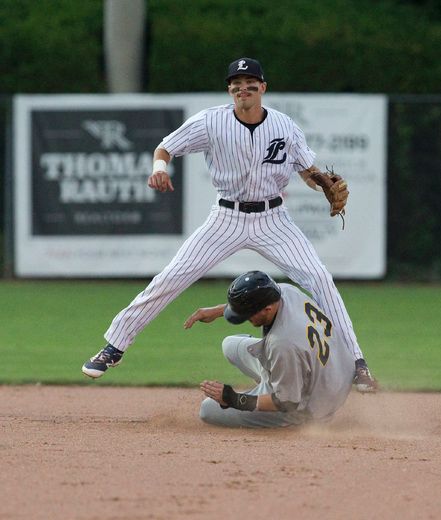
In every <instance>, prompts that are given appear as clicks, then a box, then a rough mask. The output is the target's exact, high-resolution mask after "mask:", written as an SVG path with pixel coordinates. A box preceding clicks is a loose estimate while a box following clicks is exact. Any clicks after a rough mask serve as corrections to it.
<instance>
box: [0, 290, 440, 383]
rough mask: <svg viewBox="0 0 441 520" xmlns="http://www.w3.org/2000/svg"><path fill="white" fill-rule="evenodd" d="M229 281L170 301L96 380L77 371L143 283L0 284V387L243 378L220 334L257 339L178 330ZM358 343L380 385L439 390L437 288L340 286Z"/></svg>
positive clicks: (211, 329) (229, 330)
mask: <svg viewBox="0 0 441 520" xmlns="http://www.w3.org/2000/svg"><path fill="white" fill-rule="evenodd" d="M228 283H229V282H228V281H217V282H213V281H203V282H202V281H201V282H199V283H197V284H195V285H194V286H192V287H191V288H189V289H187V291H185V292H184V293H183V294H182V295H181V296H180V297H179V298H178V299H177V300H176V301H174V302H173V303H172V304H170V305H169V306H168V307H167V308H166V309H165V310H164V311H163V313H162V314H161V315H160V316H159V317H158V318H157V319H156V320H154V321H153V322H152V323H151V324H150V325H149V327H148V328H147V329H145V330H144V331H143V332H142V333H141V334H140V335H139V336H138V338H137V340H136V342H135V344H134V345H133V346H132V347H131V348H130V350H129V351H128V352H127V354H126V355H125V357H124V362H123V364H122V365H121V366H120V367H118V368H116V369H112V370H109V371H108V373H107V374H106V375H105V376H104V377H103V378H102V379H100V380H98V381H92V380H89V379H88V378H85V377H84V376H83V375H82V373H81V365H82V364H83V362H84V361H85V359H87V358H88V357H90V356H91V355H92V354H95V352H96V351H97V350H99V348H101V347H102V346H103V345H104V340H103V337H102V335H103V333H104V331H105V330H106V328H107V326H108V325H109V323H110V321H111V319H112V318H113V316H114V315H115V314H116V313H117V312H118V311H119V310H121V308H123V307H124V306H125V305H127V304H128V303H129V302H130V301H131V300H132V299H133V297H134V296H135V295H136V294H137V293H138V292H140V291H141V290H142V289H143V288H144V282H143V281H136V282H135V281H12V282H10V281H2V282H0V308H1V327H0V352H1V365H0V383H7V384H17V383H60V384H61V383H67V384H89V385H90V384H92V385H97V384H99V385H102V384H107V385H197V384H198V383H199V382H200V381H201V380H202V379H205V378H213V379H219V380H221V381H225V382H229V383H232V384H239V383H240V384H242V383H245V382H246V381H247V380H246V379H245V378H244V377H242V376H241V375H240V374H239V373H238V372H237V370H236V369H235V368H234V367H232V366H229V365H228V364H227V362H226V361H225V360H224V358H223V356H222V354H221V351H220V343H221V341H222V338H223V337H224V336H226V335H229V334H233V333H239V332H246V333H254V334H255V333H256V332H257V333H259V331H258V330H256V329H253V327H252V326H251V325H249V324H245V325H244V326H237V327H234V326H232V325H229V324H228V323H226V322H225V321H224V320H217V321H216V322H214V323H212V324H210V325H207V324H202V323H197V324H196V325H195V326H194V327H193V328H192V329H190V330H184V329H183V323H184V320H185V319H186V317H187V316H188V315H189V314H190V313H191V312H192V311H193V310H194V309H196V308H197V307H200V306H208V305H215V304H217V303H221V302H223V301H224V300H225V293H226V289H227V287H228ZM337 285H338V287H339V289H340V291H341V294H342V296H343V299H344V300H345V303H346V306H347V308H348V310H349V313H350V315H351V318H352V321H353V323H354V327H355V330H356V333H357V335H358V338H359V341H360V345H361V347H362V349H363V351H364V354H365V357H366V359H367V361H368V363H369V366H370V367H371V370H372V372H373V373H374V375H375V376H376V377H377V378H378V379H379V380H380V382H381V384H382V386H383V388H387V389H393V390H435V391H439V390H441V377H440V368H439V367H440V366H441V345H440V317H439V311H440V309H441V287H440V286H428V285H426V286H423V285H391V284H386V283H375V284H371V283H369V284H366V283H361V284H355V283H354V284H348V283H338V284H337Z"/></svg>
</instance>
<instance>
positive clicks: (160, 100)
mask: <svg viewBox="0 0 441 520" xmlns="http://www.w3.org/2000/svg"><path fill="white" fill-rule="evenodd" d="M229 99H230V98H229V97H228V96H227V95H226V94H186V95H117V96H87V95H75V96H17V97H16V98H15V102H14V164H15V168H14V226H15V272H16V274H17V275H18V276H41V277H59V276H72V277H79V276H82V277H107V276H109V277H138V276H142V277H149V276H153V275H154V274H156V273H157V272H159V271H160V270H162V268H163V267H165V265H166V264H167V263H168V261H169V260H170V259H171V258H172V257H173V256H174V254H175V252H176V250H177V249H178V247H179V246H180V245H181V244H182V243H183V241H184V240H185V238H186V237H187V236H189V235H190V234H191V232H192V231H194V229H195V228H196V227H198V226H199V225H201V224H202V222H203V221H204V220H205V218H206V217H207V215H208V212H209V210H210V207H211V206H212V204H213V203H215V200H216V192H215V189H214V188H213V186H212V184H211V179H210V176H209V174H208V171H207V168H206V166H205V163H204V159H203V156H202V154H195V155H190V156H186V157H185V158H183V159H175V160H174V161H173V163H174V168H175V171H174V173H175V176H174V181H173V182H174V184H175V186H178V189H177V190H176V193H175V194H174V195H171V194H170V193H165V194H160V193H157V192H153V191H152V190H149V189H148V188H145V189H144V187H143V186H144V185H145V184H144V183H145V180H146V178H147V176H148V174H149V172H150V168H151V156H152V152H153V149H154V147H155V146H156V144H158V143H159V142H160V141H161V138H162V137H163V136H164V135H166V133H168V132H169V131H171V129H174V128H175V127H176V126H178V125H179V124H180V123H177V121H178V120H179V119H181V120H184V119H186V118H187V117H189V116H191V115H193V114H194V113H196V112H198V111H199V110H202V109H204V108H207V107H210V106H214V105H219V104H225V103H228V102H229ZM264 104H265V105H266V106H268V107H272V108H275V109H277V110H280V111H282V112H284V113H287V114H288V115H290V116H291V117H292V118H293V119H294V120H295V121H296V122H297V124H298V125H299V126H300V127H301V128H302V129H303V131H304V132H305V134H306V136H307V141H308V144H309V146H310V148H312V149H313V150H314V151H315V152H316V153H317V160H316V165H317V166H319V167H320V168H322V169H325V168H326V167H328V168H334V170H335V172H337V173H338V174H340V175H341V176H342V177H344V178H345V179H346V180H347V181H348V184H349V190H350V197H349V202H348V205H347V210H346V217H345V229H344V230H342V220H341V219H340V218H339V217H338V216H337V217H334V218H330V217H329V205H328V203H327V202H326V200H325V197H324V195H323V194H322V193H318V192H315V191H313V190H311V189H310V188H308V187H307V186H306V185H305V184H304V183H303V181H301V179H300V177H298V175H297V174H296V173H294V174H293V178H292V180H291V182H290V184H289V186H288V188H287V190H286V192H285V193H284V194H283V196H284V199H285V203H286V205H287V206H288V208H289V210H290V213H291V215H292V217H293V219H294V221H295V222H296V223H297V225H298V226H299V227H300V229H302V231H303V232H304V233H305V234H306V236H307V237H308V238H309V239H310V240H311V242H312V244H313V245H314V247H315V248H316V250H317V252H318V254H319V257H320V258H321V260H322V261H323V263H324V264H325V265H326V266H327V268H328V269H329V270H330V272H331V273H332V274H333V275H334V276H335V277H337V278H347V279H355V278H361V279H372V278H380V277H382V276H383V275H384V273H385V269H386V261H385V256H386V121H387V103H386V98H385V97H384V96H380V95H353V94H266V95H265V97H264ZM179 114H181V115H180V116H179ZM143 143H144V144H145V148H144V149H142V147H143ZM171 197H174V198H173V199H172V198H171ZM250 268H254V269H262V270H265V271H267V272H269V273H270V274H272V275H274V276H277V275H280V274H281V273H280V272H278V270H277V269H276V268H275V267H274V266H273V265H272V264H269V263H268V262H267V261H266V260H264V259H263V258H261V257H260V256H259V255H258V254H257V253H254V252H250V251H241V252H238V253H236V254H235V255H234V256H232V257H230V258H229V259H227V260H226V261H224V262H223V263H222V264H220V265H218V266H217V267H216V268H214V269H213V270H212V271H210V272H209V273H208V274H207V276H227V277H231V276H235V275H237V274H240V273H241V272H243V271H244V270H246V269H250Z"/></svg>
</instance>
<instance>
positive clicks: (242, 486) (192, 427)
mask: <svg viewBox="0 0 441 520" xmlns="http://www.w3.org/2000/svg"><path fill="white" fill-rule="evenodd" d="M0 392H1V404H0V425H1V430H0V464H1V472H0V494H1V497H2V499H1V501H0V519H1V520H6V519H7V520H16V519H17V520H18V519H20V520H22V519H26V520H29V519H32V520H40V519H41V520H43V519H44V520H52V519H56V520H58V519H59V520H86V519H87V520H141V519H142V520H176V519H188V520H190V519H197V520H199V519H208V520H211V519H213V520H217V519H219V520H230V519H231V520H236V519H240V520H248V519H250V520H251V519H253V520H256V519H257V520H259V519H262V520H263V519H265V520H270V519H277V520H280V519H283V520H284V519H290V520H291V519H294V518H297V519H302V520H305V519H306V520H308V519H319V518H320V519H346V518H348V519H349V518H357V519H358V520H363V519H371V518H372V519H374V518H375V519H382V520H384V519H397V518H399V519H400V520H403V519H416V518H418V519H436V518H440V515H441V495H440V493H439V490H440V484H441V457H440V455H441V449H440V448H441V440H440V439H441V437H440V434H441V413H440V412H441V394H387V393H380V394H378V395H376V396H361V395H358V394H356V393H353V394H351V396H350V397H349V400H348V402H347V403H346V405H345V406H344V408H343V409H342V410H341V411H340V412H339V414H338V415H337V416H336V418H335V419H334V421H333V422H332V423H331V424H329V425H327V426H326V428H318V427H316V426H309V427H307V428H304V429H302V430H296V429H285V430H265V431H262V430H261V431H255V430H252V431H250V430H228V429H222V428H215V427H211V426H207V425H205V424H203V423H202V422H201V421H200V420H199V419H198V408H199V403H200V400H201V394H200V392H199V391H198V390H196V389H195V390H188V389H161V388H153V389H152V388H104V387H45V386H24V387H5V386H3V387H0Z"/></svg>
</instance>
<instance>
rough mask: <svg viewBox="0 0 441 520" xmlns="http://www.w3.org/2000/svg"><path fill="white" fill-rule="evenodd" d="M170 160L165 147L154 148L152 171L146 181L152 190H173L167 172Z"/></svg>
mask: <svg viewBox="0 0 441 520" xmlns="http://www.w3.org/2000/svg"><path fill="white" fill-rule="evenodd" d="M170 160H171V156H170V154H169V153H168V152H167V150H166V149H165V148H156V150H155V152H154V154H153V171H152V174H151V175H150V177H149V178H148V181H147V184H148V186H149V187H150V188H152V189H153V190H158V191H160V192H164V191H168V190H169V191H174V188H173V184H172V181H171V179H170V175H169V174H168V173H167V165H168V163H169V162H170Z"/></svg>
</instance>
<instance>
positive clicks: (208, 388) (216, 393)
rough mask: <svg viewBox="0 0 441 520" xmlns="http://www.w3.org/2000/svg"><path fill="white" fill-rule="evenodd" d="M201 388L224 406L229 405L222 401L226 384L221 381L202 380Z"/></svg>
mask: <svg viewBox="0 0 441 520" xmlns="http://www.w3.org/2000/svg"><path fill="white" fill-rule="evenodd" d="M200 389H201V390H202V392H204V394H205V395H206V396H207V397H211V399H214V400H215V401H217V402H218V403H219V404H220V405H222V406H228V405H227V403H226V402H224V401H222V392H223V391H224V384H223V383H220V382H219V381H202V383H201V384H200Z"/></svg>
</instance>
